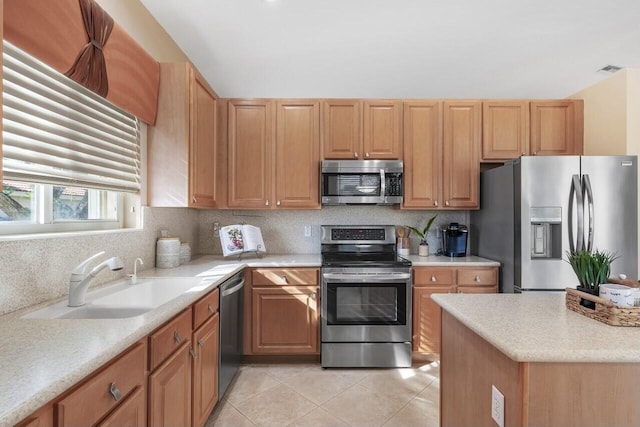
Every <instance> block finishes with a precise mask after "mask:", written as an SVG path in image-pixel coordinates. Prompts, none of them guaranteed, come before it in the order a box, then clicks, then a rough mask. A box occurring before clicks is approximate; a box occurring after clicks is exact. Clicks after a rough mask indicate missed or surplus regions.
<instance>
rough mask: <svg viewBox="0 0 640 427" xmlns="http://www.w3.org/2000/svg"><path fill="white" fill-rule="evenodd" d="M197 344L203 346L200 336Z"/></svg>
mask: <svg viewBox="0 0 640 427" xmlns="http://www.w3.org/2000/svg"><path fill="white" fill-rule="evenodd" d="M198 345H199V346H200V347H204V343H203V342H202V338H198Z"/></svg>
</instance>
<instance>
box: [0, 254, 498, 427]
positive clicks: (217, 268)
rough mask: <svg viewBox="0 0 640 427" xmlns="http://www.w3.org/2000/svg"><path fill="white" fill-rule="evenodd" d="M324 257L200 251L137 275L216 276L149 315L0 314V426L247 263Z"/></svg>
mask: <svg viewBox="0 0 640 427" xmlns="http://www.w3.org/2000/svg"><path fill="white" fill-rule="evenodd" d="M409 259H410V260H411V261H413V262H414V265H416V266H424V265H433V266H460V265H466V266H483V265H484V266H492V265H498V264H497V263H494V262H493V261H488V260H484V259H482V258H477V257H464V258H446V257H436V256H432V257H427V258H422V257H418V256H409ZM320 265H321V257H320V254H305V255H295V254H287V255H267V256H264V257H263V258H257V257H255V256H246V257H243V258H241V259H237V258H223V257H221V256H200V257H196V258H194V260H193V261H192V262H190V263H189V264H187V265H183V266H180V267H177V268H173V269H158V268H155V269H149V270H144V271H142V272H141V273H140V274H139V275H138V277H139V278H140V279H143V278H161V277H193V278H194V283H201V281H202V279H203V278H205V277H207V276H213V277H212V278H211V279H210V281H209V282H208V285H207V286H205V287H202V288H201V289H200V290H199V291H198V292H189V293H185V294H183V295H181V296H180V297H178V298H176V299H174V300H172V301H171V302H169V303H167V304H164V305H162V306H160V307H158V308H156V309H154V310H152V311H150V312H148V313H146V314H144V315H142V316H136V317H131V318H126V319H23V318H21V317H22V316H23V315H25V314H27V313H29V312H31V311H34V310H36V309H40V308H43V307H44V306H47V305H49V304H40V305H38V306H35V307H30V308H26V309H23V310H20V311H16V312H13V313H10V314H7V315H4V316H0V426H5V425H6V426H10V425H14V424H16V423H17V422H19V421H21V420H22V419H24V418H25V417H27V416H28V415H30V414H31V413H32V412H34V411H35V410H37V409H38V408H40V407H41V406H43V405H45V404H46V403H48V402H50V401H51V400H53V399H54V398H56V397H57V396H59V395H60V394H61V393H63V392H64V391H66V390H67V389H69V388H70V387H71V386H73V385H74V384H76V383H78V382H79V381H81V380H82V379H83V378H85V377H86V376H88V375H89V374H91V373H92V372H94V371H95V370H96V369H98V368H100V367H101V366H102V365H104V364H105V363H107V362H108V361H109V360H111V359H112V358H114V357H115V356H117V355H118V354H120V353H121V352H122V351H124V350H126V349H127V348H128V347H129V346H131V345H132V344H134V343H135V342H137V341H138V340H140V339H142V338H144V337H145V336H147V335H148V334H149V333H151V332H153V331H154V330H155V329H156V328H158V327H159V326H161V325H162V324H163V323H165V322H166V321H168V320H169V319H171V318H172V317H173V316H175V315H176V314H178V313H179V312H180V311H182V310H183V309H185V308H186V307H188V306H189V305H191V304H193V303H194V302H195V301H197V300H198V299H199V298H201V297H202V296H204V295H205V294H206V293H207V292H209V291H211V290H212V289H215V288H216V287H217V286H219V285H220V284H221V283H222V282H224V280H226V279H227V278H229V277H230V276H232V275H233V274H235V273H236V272H238V271H241V270H242V269H243V268H245V267H320ZM108 285H109V284H107V285H106V286H108ZM54 302H56V301H51V303H54Z"/></svg>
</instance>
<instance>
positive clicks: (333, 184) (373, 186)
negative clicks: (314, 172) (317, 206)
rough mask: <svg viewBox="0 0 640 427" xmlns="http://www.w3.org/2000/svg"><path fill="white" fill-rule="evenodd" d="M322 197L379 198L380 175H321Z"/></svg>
mask: <svg viewBox="0 0 640 427" xmlns="http://www.w3.org/2000/svg"><path fill="white" fill-rule="evenodd" d="M322 186H323V191H322V195H323V196H380V174H378V173H372V174H344V173H323V174H322Z"/></svg>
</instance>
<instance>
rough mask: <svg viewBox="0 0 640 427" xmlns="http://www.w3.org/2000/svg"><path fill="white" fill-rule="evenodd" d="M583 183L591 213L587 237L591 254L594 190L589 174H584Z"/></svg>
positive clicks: (588, 249)
mask: <svg viewBox="0 0 640 427" xmlns="http://www.w3.org/2000/svg"><path fill="white" fill-rule="evenodd" d="M582 181H583V183H584V185H583V190H584V192H585V194H586V202H587V206H588V211H589V229H588V237H587V251H589V252H591V250H592V249H593V230H594V229H595V228H594V212H593V189H592V188H591V180H590V179H589V175H588V174H584V175H583V176H582Z"/></svg>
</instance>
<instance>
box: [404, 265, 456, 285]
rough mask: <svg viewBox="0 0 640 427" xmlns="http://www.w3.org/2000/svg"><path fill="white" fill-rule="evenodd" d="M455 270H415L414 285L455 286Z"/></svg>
mask: <svg viewBox="0 0 640 427" xmlns="http://www.w3.org/2000/svg"><path fill="white" fill-rule="evenodd" d="M455 283H456V281H455V270H454V269H452V268H414V269H413V284H414V285H416V286H429V285H454V284H455Z"/></svg>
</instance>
